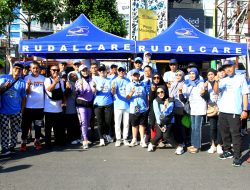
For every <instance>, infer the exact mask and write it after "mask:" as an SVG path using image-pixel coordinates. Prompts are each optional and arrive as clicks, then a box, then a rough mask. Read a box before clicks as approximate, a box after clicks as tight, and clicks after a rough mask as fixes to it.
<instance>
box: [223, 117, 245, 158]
mask: <svg viewBox="0 0 250 190" xmlns="http://www.w3.org/2000/svg"><path fill="white" fill-rule="evenodd" d="M219 126H220V132H221V137H222V141H223V147H224V151H229V150H231V143H233V149H234V156H235V158H240V157H241V135H240V130H241V120H240V115H236V114H228V113H220V114H219ZM231 141H232V142H231Z"/></svg>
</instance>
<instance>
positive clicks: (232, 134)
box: [214, 60, 249, 166]
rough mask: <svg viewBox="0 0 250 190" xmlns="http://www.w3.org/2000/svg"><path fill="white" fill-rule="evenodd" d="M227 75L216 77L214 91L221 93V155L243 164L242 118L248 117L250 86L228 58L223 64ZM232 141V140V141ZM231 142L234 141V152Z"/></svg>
mask: <svg viewBox="0 0 250 190" xmlns="http://www.w3.org/2000/svg"><path fill="white" fill-rule="evenodd" d="M223 67H224V70H225V73H226V74H227V76H226V77H225V78H223V79H220V81H219V82H218V78H217V77H216V78H215V81H216V82H215V84H214V91H215V93H220V95H221V98H220V103H219V104H218V106H219V111H220V114H219V124H220V132H221V136H222V141H223V146H224V153H223V154H221V155H220V156H219V158H220V159H222V160H224V159H227V158H233V157H234V160H233V166H240V165H241V159H240V157H241V135H240V129H241V120H242V119H246V118H247V112H248V93H249V90H248V86H247V82H246V79H245V77H243V76H241V75H236V74H235V65H234V63H233V62H232V61H230V60H226V61H225V62H224V64H223ZM231 141H232V142H231ZM231 143H233V149H234V153H233V152H232V147H231Z"/></svg>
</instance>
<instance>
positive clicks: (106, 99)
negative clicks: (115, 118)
mask: <svg viewBox="0 0 250 190" xmlns="http://www.w3.org/2000/svg"><path fill="white" fill-rule="evenodd" d="M93 81H94V82H95V83H96V96H95V100H94V105H97V106H107V105H109V104H112V103H113V95H112V93H111V84H112V80H111V79H109V78H100V77H95V78H93Z"/></svg>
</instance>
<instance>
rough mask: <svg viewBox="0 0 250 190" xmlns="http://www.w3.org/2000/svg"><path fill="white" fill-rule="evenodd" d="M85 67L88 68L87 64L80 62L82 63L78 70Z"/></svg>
mask: <svg viewBox="0 0 250 190" xmlns="http://www.w3.org/2000/svg"><path fill="white" fill-rule="evenodd" d="M85 68H87V69H88V67H87V65H84V64H82V65H81V66H80V67H79V69H78V70H79V71H82V70H83V69H85Z"/></svg>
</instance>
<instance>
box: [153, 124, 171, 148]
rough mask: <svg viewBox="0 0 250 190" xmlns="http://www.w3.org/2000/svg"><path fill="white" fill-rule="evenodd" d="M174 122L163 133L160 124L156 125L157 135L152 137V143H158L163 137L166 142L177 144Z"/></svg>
mask: <svg viewBox="0 0 250 190" xmlns="http://www.w3.org/2000/svg"><path fill="white" fill-rule="evenodd" d="M173 128H174V125H173V124H169V125H168V128H167V130H166V131H165V132H164V133H163V132H162V131H161V130H160V128H159V127H158V126H156V135H155V137H154V138H153V139H152V141H151V143H152V144H153V145H156V144H157V143H158V142H159V140H160V139H161V138H163V141H164V142H165V143H170V144H171V145H172V146H174V147H175V146H176V141H175V139H174V133H173Z"/></svg>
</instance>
